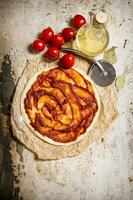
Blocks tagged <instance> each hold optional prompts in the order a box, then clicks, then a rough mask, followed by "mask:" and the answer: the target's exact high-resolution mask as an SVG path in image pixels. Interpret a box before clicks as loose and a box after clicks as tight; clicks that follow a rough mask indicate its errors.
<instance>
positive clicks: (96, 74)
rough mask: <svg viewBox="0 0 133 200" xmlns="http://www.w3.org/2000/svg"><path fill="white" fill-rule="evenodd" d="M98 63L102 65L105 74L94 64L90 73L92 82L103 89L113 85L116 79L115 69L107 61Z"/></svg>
mask: <svg viewBox="0 0 133 200" xmlns="http://www.w3.org/2000/svg"><path fill="white" fill-rule="evenodd" d="M98 62H99V63H100V64H101V65H102V67H103V69H104V73H103V71H101V69H99V68H98V67H97V65H96V64H93V65H92V67H91V71H90V76H91V78H92V80H93V81H94V82H95V83H96V84H97V85H99V86H101V87H106V86H109V85H111V84H112V83H113V82H114V80H115V78H116V71H115V69H114V67H113V66H112V64H110V63H109V62H107V61H106V60H100V61H98Z"/></svg>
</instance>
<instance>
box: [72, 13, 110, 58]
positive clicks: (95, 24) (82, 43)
mask: <svg viewBox="0 0 133 200" xmlns="http://www.w3.org/2000/svg"><path fill="white" fill-rule="evenodd" d="M106 22H107V15H106V14H105V13H104V12H99V13H97V14H96V15H95V16H93V19H92V20H91V23H90V25H88V24H85V25H84V26H82V27H81V28H80V29H79V30H78V32H77V35H76V44H77V47H78V49H79V50H80V51H82V52H84V53H86V54H87V55H89V56H93V57H94V56H97V55H99V54H100V53H102V52H103V51H104V49H105V48H106V47H107V45H108V43H109V34H108V31H107V30H106Z"/></svg>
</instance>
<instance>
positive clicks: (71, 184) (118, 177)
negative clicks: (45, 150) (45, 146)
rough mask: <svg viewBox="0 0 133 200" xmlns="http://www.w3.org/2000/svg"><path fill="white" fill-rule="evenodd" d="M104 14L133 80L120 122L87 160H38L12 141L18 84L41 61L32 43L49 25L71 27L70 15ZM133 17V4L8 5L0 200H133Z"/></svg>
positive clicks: (13, 1) (0, 37)
mask: <svg viewBox="0 0 133 200" xmlns="http://www.w3.org/2000/svg"><path fill="white" fill-rule="evenodd" d="M101 9H103V10H104V11H106V12H107V13H108V15H109V22H108V30H109V33H110V36H111V37H110V46H112V45H115V46H117V47H118V48H117V57H118V61H117V63H116V64H115V67H116V71H117V75H119V74H122V73H125V76H126V84H125V87H124V89H123V90H122V91H121V92H120V93H119V94H118V96H119V100H118V110H119V113H120V115H119V118H118V119H117V120H116V121H115V123H113V125H112V126H111V127H110V130H109V132H108V134H107V135H106V136H105V137H104V138H103V139H102V140H101V141H99V142H98V143H97V144H96V143H95V144H92V145H91V146H90V147H89V148H88V149H87V151H86V152H85V153H83V154H82V155H80V156H78V157H75V158H68V159H62V160H57V161H38V160H36V159H35V157H34V155H33V154H32V153H31V152H30V151H28V150H27V149H26V148H25V147H23V145H21V144H20V143H19V142H17V141H16V140H15V138H13V137H12V134H11V129H10V116H9V115H10V101H11V99H12V94H13V91H14V83H15V84H16V83H17V80H18V78H19V77H20V76H21V73H22V71H23V68H24V64H25V62H26V59H28V58H32V57H33V58H35V57H36V56H37V55H31V54H30V53H29V52H28V49H27V46H28V45H29V44H30V43H31V42H32V41H33V40H34V38H35V36H37V33H39V32H40V31H41V30H42V29H43V28H44V27H45V26H52V27H53V28H54V30H56V31H57V32H58V31H60V30H62V28H63V27H65V26H67V24H68V20H69V17H71V16H73V15H75V14H77V13H80V14H82V15H84V16H85V17H86V18H87V19H88V20H89V14H88V13H89V12H90V11H94V12H96V11H98V10H101ZM132 18H133V1H132V0H128V1H127V0H121V1H120V0H117V1H114V0H110V1H109V0H101V1H100V0H66V1H65V0H53V1H52V0H0V63H1V64H0V65H1V72H0V81H1V82H2V84H1V85H0V87H1V90H0V101H1V105H0V110H1V113H0V199H2V200H5V199H12V200H14V199H16V200H19V199H23V200H34V199H35V200H57V199H58V200H68V199H69V200H94V199H96V200H112V199H113V200H120V199H121V200H132V199H133V136H132V133H133V127H132V114H133V106H132V104H133V98H132V97H133V94H132V89H133V87H132V81H133V77H132V74H133V62H132V60H133V55H132V54H133V49H132V48H133V40H132V35H133V21H132ZM125 40H126V41H127V42H126V45H125V47H124V43H125ZM11 75H12V77H13V78H14V83H13V80H12V79H11Z"/></svg>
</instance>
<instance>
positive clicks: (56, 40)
mask: <svg viewBox="0 0 133 200" xmlns="http://www.w3.org/2000/svg"><path fill="white" fill-rule="evenodd" d="M63 44H64V38H63V36H62V35H61V34H57V35H54V36H53V37H52V39H51V45H52V46H53V47H57V48H60V47H61V46H62V45H63Z"/></svg>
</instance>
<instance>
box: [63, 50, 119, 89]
mask: <svg viewBox="0 0 133 200" xmlns="http://www.w3.org/2000/svg"><path fill="white" fill-rule="evenodd" d="M60 50H61V51H63V52H71V53H73V54H75V55H77V56H81V57H82V58H85V59H86V60H88V61H91V62H92V63H93V64H92V66H91V68H90V70H89V72H90V73H91V78H92V80H93V81H94V82H95V83H96V84H97V85H99V86H101V87H106V86H109V85H111V84H112V83H113V82H114V80H115V78H116V71H115V69H114V67H113V65H112V64H110V63H109V62H108V61H106V60H100V61H98V60H96V59H94V58H92V57H90V56H88V55H87V54H85V53H83V52H81V51H78V50H76V49H71V48H64V47H61V48H60Z"/></svg>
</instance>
